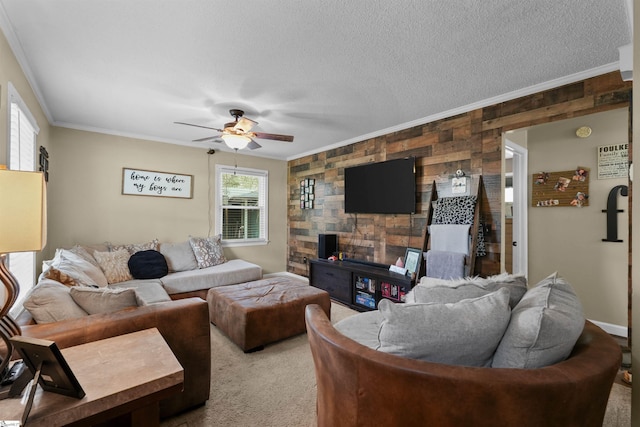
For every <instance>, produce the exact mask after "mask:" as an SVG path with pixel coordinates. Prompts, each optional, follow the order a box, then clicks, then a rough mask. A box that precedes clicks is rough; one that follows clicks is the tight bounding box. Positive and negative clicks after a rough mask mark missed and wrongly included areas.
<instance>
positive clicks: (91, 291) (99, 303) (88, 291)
mask: <svg viewBox="0 0 640 427" xmlns="http://www.w3.org/2000/svg"><path fill="white" fill-rule="evenodd" d="M69 293H70V294H71V298H73V300H74V301H75V302H76V304H78V305H79V306H80V307H82V309H83V310H85V311H86V312H87V313H89V314H100V313H112V312H114V311H118V310H122V309H124V308H127V307H137V306H138V303H137V301H136V292H135V290H133V289H95V288H78V287H74V288H71V289H70V291H69Z"/></svg>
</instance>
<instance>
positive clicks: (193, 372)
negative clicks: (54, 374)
mask: <svg viewBox="0 0 640 427" xmlns="http://www.w3.org/2000/svg"><path fill="white" fill-rule="evenodd" d="M20 320H21V322H20V323H22V320H23V319H20ZM21 328H22V335H24V336H29V337H34V338H43V339H48V340H52V341H55V342H56V344H57V345H58V347H60V348H66V347H71V346H74V345H79V344H85V343H88V342H92V341H97V340H101V339H105V338H110V337H114V336H118V335H123V334H128V333H131V332H136V331H139V330H143V329H148V328H158V330H159V331H160V333H161V334H162V336H163V337H164V339H165V341H166V342H167V344H168V345H169V347H170V348H171V350H172V351H173V354H175V356H176V359H178V362H180V364H181V365H182V367H183V368H184V390H183V391H182V392H181V393H179V394H177V395H175V396H172V397H170V398H167V399H165V400H163V401H161V402H160V416H161V417H162V418H166V417H169V416H171V415H175V414H177V413H180V412H183V411H185V410H187V409H189V408H192V407H194V406H197V405H201V404H204V403H205V402H206V401H207V399H209V385H210V381H211V337H210V330H209V307H208V306H207V303H206V302H205V301H204V300H202V299H201V298H188V299H180V300H175V301H171V302H165V303H161V304H154V305H147V306H142V307H136V308H130V309H125V310H120V311H117V312H115V313H105V314H93V315H90V316H86V317H82V318H79V319H71V320H63V321H59V322H54V323H44V324H27V325H24V324H23V325H22V326H21ZM114 351H117V349H114Z"/></svg>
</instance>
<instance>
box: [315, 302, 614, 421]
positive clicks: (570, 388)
mask: <svg viewBox="0 0 640 427" xmlns="http://www.w3.org/2000/svg"><path fill="white" fill-rule="evenodd" d="M305 319H306V323H307V334H308V337H309V344H310V346H311V353H312V355H313V360H314V364H315V372H316V380H317V390H318V398H317V411H318V426H320V427H325V426H326V427H329V426H330V427H340V426H370V425H380V426H438V427H447V426H465V427H466V426H474V427H482V426H487V427H496V426H518V427H523V426H532V427H539V426H562V427H571V426H576V427H578V426H579V427H588V426H594V427H595V426H602V422H603V419H604V414H605V410H606V406H607V401H608V398H609V392H610V390H611V387H612V384H613V381H614V379H615V376H616V373H617V371H618V369H619V367H620V363H621V357H622V356H621V351H620V347H619V345H618V344H616V342H615V341H614V340H613V339H612V338H611V337H610V336H609V335H608V334H606V333H605V332H604V331H603V330H602V329H600V328H598V327H597V326H595V325H594V324H592V323H590V322H588V321H587V322H586V324H585V328H584V331H583V332H582V335H581V336H580V338H579V339H578V342H577V343H576V345H575V347H574V349H573V351H572V353H571V355H570V357H569V358H568V359H566V360H564V361H562V362H560V363H557V364H555V365H552V366H548V367H545V368H539V369H504V368H474V367H463V366H453V365H444V364H437V363H429V362H425V361H420V360H413V359H407V358H403V357H399V356H395V355H391V354H387V353H383V352H379V351H376V350H373V349H370V348H368V347H365V346H363V345H361V344H359V343H357V342H355V341H353V340H351V339H350V338H347V337H346V336H344V335H342V334H341V333H340V332H338V331H337V330H336V329H335V328H334V327H333V326H332V325H331V322H330V321H329V319H328V318H327V316H326V315H325V313H324V311H323V310H322V309H321V308H320V307H319V306H315V305H310V306H307V308H306V313H305Z"/></svg>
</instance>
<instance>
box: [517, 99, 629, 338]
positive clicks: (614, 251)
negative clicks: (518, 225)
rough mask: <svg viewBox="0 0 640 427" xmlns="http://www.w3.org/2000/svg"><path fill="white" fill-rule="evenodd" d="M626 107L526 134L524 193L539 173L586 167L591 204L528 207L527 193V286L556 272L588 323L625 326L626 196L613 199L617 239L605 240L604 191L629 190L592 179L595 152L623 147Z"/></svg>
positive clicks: (622, 182)
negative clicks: (581, 134)
mask: <svg viewBox="0 0 640 427" xmlns="http://www.w3.org/2000/svg"><path fill="white" fill-rule="evenodd" d="M583 125H588V126H590V127H591V128H592V129H593V132H592V134H591V136H590V137H588V138H585V139H582V138H578V137H576V135H575V130H576V129H577V128H579V127H580V126H583ZM627 140H628V111H627V109H621V110H614V111H608V112H604V113H599V114H594V115H591V116H587V117H580V118H576V119H568V120H562V121H558V122H554V123H551V124H546V125H541V126H536V127H533V128H531V129H530V130H529V132H528V147H529V165H528V167H529V174H530V175H529V180H530V181H529V188H530V189H531V179H532V175H531V174H535V173H536V172H539V171H545V172H555V171H564V170H573V169H575V168H576V167H577V166H584V167H587V168H590V169H591V174H590V179H589V206H585V207H582V208H577V207H531V193H530V194H529V206H530V207H529V210H528V215H529V227H528V229H529V233H528V236H529V246H528V249H529V270H528V271H529V281H530V283H531V284H535V283H537V282H538V281H540V280H541V279H543V278H544V277H546V276H547V275H549V274H551V273H553V272H554V271H558V272H559V274H560V275H561V276H563V277H564V278H566V279H567V280H568V281H569V282H570V283H571V284H572V285H573V287H574V288H575V290H576V292H577V294H578V296H579V297H580V300H581V301H582V304H583V307H584V311H585V315H586V317H587V318H589V319H591V320H596V321H599V322H605V323H609V324H613V325H619V326H621V327H624V328H626V326H627V324H628V319H627V287H628V280H627V275H628V250H629V236H628V231H629V226H628V209H627V203H628V199H627V197H622V196H618V208H619V209H624V213H621V214H618V238H619V239H622V240H623V242H622V243H612V242H603V241H602V239H604V238H606V237H607V228H606V214H605V213H603V212H602V210H603V209H606V207H607V206H606V205H607V198H608V195H609V191H610V190H611V189H612V188H614V187H615V186H617V185H628V179H627V178H618V179H601V180H599V179H597V147H598V146H601V145H608V144H617V143H626V142H627Z"/></svg>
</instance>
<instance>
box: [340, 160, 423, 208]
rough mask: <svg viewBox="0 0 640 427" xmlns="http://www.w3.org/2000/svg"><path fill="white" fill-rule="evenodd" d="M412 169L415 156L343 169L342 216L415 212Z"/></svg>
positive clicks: (414, 182) (413, 169) (414, 180)
mask: <svg viewBox="0 0 640 427" xmlns="http://www.w3.org/2000/svg"><path fill="white" fill-rule="evenodd" d="M415 169H416V168H415V157H408V158H404V159H395V160H387V161H385V162H377V163H368V164H365V165H360V166H352V167H349V168H345V170H344V211H345V213H379V214H411V213H415V211H416V173H415Z"/></svg>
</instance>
